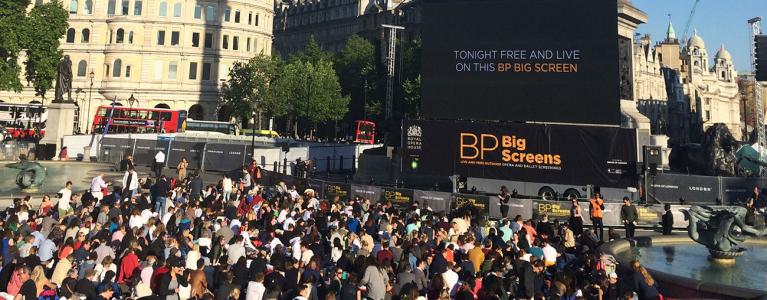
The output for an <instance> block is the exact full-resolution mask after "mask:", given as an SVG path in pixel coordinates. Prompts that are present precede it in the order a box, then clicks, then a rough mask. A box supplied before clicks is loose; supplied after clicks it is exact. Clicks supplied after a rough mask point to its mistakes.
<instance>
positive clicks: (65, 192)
mask: <svg viewBox="0 0 767 300" xmlns="http://www.w3.org/2000/svg"><path fill="white" fill-rule="evenodd" d="M59 194H61V199H59V209H63V210H67V209H69V208H70V205H69V199H71V198H72V190H70V189H68V188H63V189H61V190H60V191H59Z"/></svg>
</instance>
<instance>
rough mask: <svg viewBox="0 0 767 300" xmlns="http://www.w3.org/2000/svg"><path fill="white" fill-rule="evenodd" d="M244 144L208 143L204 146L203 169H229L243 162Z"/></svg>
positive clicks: (237, 166)
mask: <svg viewBox="0 0 767 300" xmlns="http://www.w3.org/2000/svg"><path fill="white" fill-rule="evenodd" d="M245 150H246V149H245V146H243V145H235V144H213V143H208V145H207V147H206V148H205V170H213V171H223V172H226V171H231V170H236V169H239V168H242V165H243V164H245V156H246V153H245Z"/></svg>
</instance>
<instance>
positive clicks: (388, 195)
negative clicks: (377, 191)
mask: <svg viewBox="0 0 767 300" xmlns="http://www.w3.org/2000/svg"><path fill="white" fill-rule="evenodd" d="M381 201H382V202H386V201H391V204H392V206H394V207H395V208H400V207H408V206H410V204H411V203H413V190H410V189H398V188H389V187H385V188H383V189H382V196H381Z"/></svg>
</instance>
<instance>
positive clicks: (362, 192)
mask: <svg viewBox="0 0 767 300" xmlns="http://www.w3.org/2000/svg"><path fill="white" fill-rule="evenodd" d="M262 175H263V178H262V180H263V181H262V184H264V185H277V184H279V183H280V182H284V183H285V184H286V185H288V186H291V185H296V188H297V189H298V190H300V191H303V190H305V189H313V190H314V191H315V192H317V193H318V195H319V197H321V198H324V199H332V198H333V197H335V196H338V197H339V198H340V199H341V200H348V199H350V198H354V197H362V198H365V199H369V200H370V202H371V203H378V202H383V201H390V202H391V203H392V205H394V206H395V207H399V208H405V207H407V206H409V205H410V204H412V203H413V202H418V203H420V204H423V203H428V205H429V207H431V208H432V210H433V211H435V212H445V213H450V212H455V211H461V210H469V211H471V212H472V215H475V216H479V217H480V218H485V217H486V218H489V219H500V218H501V211H500V199H498V197H497V196H495V195H482V194H459V193H446V192H437V191H425V190H415V189H403V188H394V187H380V186H372V185H364V184H349V183H339V182H330V181H324V180H318V179H304V178H298V177H295V176H291V175H284V174H280V173H274V172H271V171H264V172H263V173H262ZM580 204H581V210H582V214H583V216H584V218H583V224H585V225H591V220H590V219H589V217H588V216H589V203H588V202H581V203H580ZM604 205H605V209H604V210H603V223H604V224H605V226H623V222H622V220H621V218H620V211H621V206H622V205H623V203H605V204H604ZM571 207H572V203H571V202H569V201H547V200H538V199H511V201H510V203H509V214H508V218H514V217H515V216H517V215H520V216H522V218H524V219H530V218H536V219H537V218H540V217H541V216H542V215H543V214H546V215H547V216H548V217H549V219H551V220H559V221H560V222H569V221H570V208H571ZM636 208H637V212H638V213H639V219H638V220H637V224H638V225H639V226H643V227H655V226H658V225H659V224H660V222H661V220H662V216H663V214H664V213H665V211H664V210H663V206H662V205H649V206H644V205H636ZM687 208H689V205H672V208H671V211H672V212H673V214H674V227H676V228H686V227H687V221H685V220H684V216H683V215H682V213H681V211H680V209H687Z"/></svg>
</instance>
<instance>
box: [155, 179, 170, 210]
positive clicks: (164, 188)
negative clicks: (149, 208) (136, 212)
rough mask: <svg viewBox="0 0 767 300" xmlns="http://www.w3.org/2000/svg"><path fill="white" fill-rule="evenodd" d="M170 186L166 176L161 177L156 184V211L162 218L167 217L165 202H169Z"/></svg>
mask: <svg viewBox="0 0 767 300" xmlns="http://www.w3.org/2000/svg"><path fill="white" fill-rule="evenodd" d="M169 190H170V185H169V184H168V180H167V178H165V175H161V176H160V179H158V180H157V182H156V183H155V184H154V192H155V195H154V211H155V212H156V213H157V214H158V215H159V216H160V217H161V218H162V217H163V216H164V215H165V202H166V201H167V199H168V198H167V196H168V191H169Z"/></svg>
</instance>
